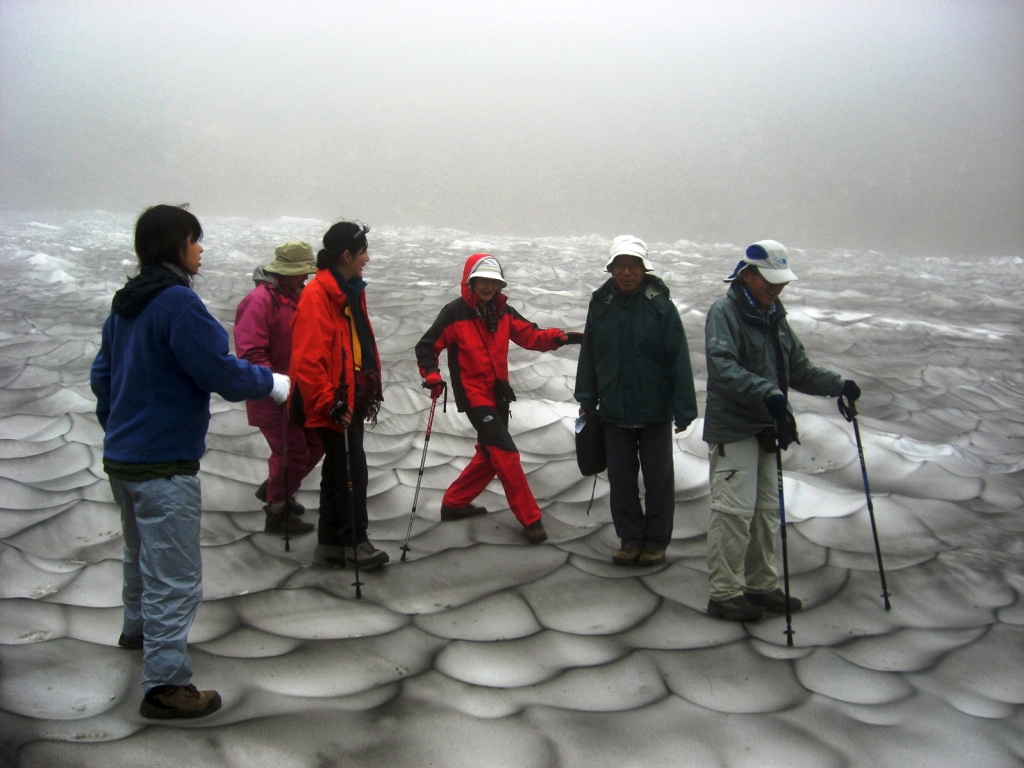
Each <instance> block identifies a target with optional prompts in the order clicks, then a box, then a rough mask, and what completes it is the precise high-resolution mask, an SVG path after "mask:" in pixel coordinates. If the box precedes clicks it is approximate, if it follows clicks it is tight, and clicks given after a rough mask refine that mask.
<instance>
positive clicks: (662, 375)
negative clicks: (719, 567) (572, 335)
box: [573, 235, 697, 566]
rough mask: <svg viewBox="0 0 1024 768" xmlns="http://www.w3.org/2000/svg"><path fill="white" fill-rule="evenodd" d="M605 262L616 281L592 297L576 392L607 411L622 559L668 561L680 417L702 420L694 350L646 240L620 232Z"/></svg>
mask: <svg viewBox="0 0 1024 768" xmlns="http://www.w3.org/2000/svg"><path fill="white" fill-rule="evenodd" d="M605 269H606V270H607V271H608V272H610V273H611V279H609V280H608V281H607V282H606V283H605V284H604V285H602V286H601V287H600V288H598V289H597V290H596V291H594V294H593V296H592V298H591V300H590V308H589V310H588V312H587V324H586V328H585V329H584V332H583V345H582V347H581V352H580V360H579V365H578V367H577V369H576V390H575V392H574V393H573V394H574V396H575V397H576V400H578V401H579V403H580V405H581V406H582V407H581V408H580V412H581V413H582V412H595V411H597V412H598V413H599V416H600V419H601V422H602V423H603V425H604V437H605V451H606V453H607V456H608V482H609V484H610V485H611V512H612V521H613V522H614V524H615V533H616V534H617V535H618V537H619V539H620V541H621V547H620V549H619V550H618V551H617V552H616V553H615V555H614V556H613V558H612V561H613V562H614V563H615V564H616V565H642V566H650V565H657V564H659V563H662V562H664V561H665V550H666V549H668V545H669V543H670V542H671V540H672V524H673V518H674V515H675V469H674V467H673V464H672V450H673V439H672V422H673V421H674V422H675V425H676V430H675V431H676V432H682V431H683V430H684V429H686V428H687V427H688V426H689V425H690V423H691V422H692V421H693V420H694V419H696V418H697V395H696V393H695V392H694V388H693V372H692V371H691V369H690V350H689V348H688V347H687V345H686V334H685V333H684V332H683V323H682V320H680V318H679V311H678V310H677V309H676V307H675V305H674V304H673V303H672V300H671V298H670V297H669V290H668V287H667V286H666V285H665V283H663V282H662V281H661V279H660V278H658V277H656V276H655V275H652V274H651V270H652V269H653V266H652V264H651V262H650V261H648V259H647V245H646V244H645V243H644V242H643V240H640V239H639V238H636V237H633V236H632V235H621V236H619V237H617V238H615V240H614V241H613V243H612V248H611V255H610V258H609V259H608V263H607V264H606V265H605ZM641 470H643V473H644V487H645V488H646V495H645V499H644V501H645V506H646V511H645V510H644V509H643V508H642V507H641V505H640V487H639V483H638V476H639V472H640V471H641Z"/></svg>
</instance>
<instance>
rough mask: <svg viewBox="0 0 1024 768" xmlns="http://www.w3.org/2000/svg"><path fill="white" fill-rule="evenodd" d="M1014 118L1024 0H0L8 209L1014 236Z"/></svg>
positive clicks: (918, 242) (1002, 247)
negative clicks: (182, 206)
mask: <svg viewBox="0 0 1024 768" xmlns="http://www.w3.org/2000/svg"><path fill="white" fill-rule="evenodd" d="M366 6H372V7H366ZM1022 137H1024V3H1020V2H926V1H924V0H913V1H911V2H905V1H904V2H895V1H894V2H881V1H879V2H868V1H864V2H824V1H823V2H803V3H790V2H787V3H783V2H749V3H729V2H712V1H711V0H709V1H708V2H696V3H654V2H633V3H624V2H622V3H620V2H604V3H602V2H587V3H568V2H557V0H550V1H549V2H547V3H540V2H537V3H533V2H515V3H501V2H486V3H485V2H479V3H470V2H463V3H440V2H391V3H376V2H374V3H369V2H365V1H364V2H362V3H358V4H356V3H317V2H302V1H301V0H298V1H297V2H289V3H262V4H261V3H258V2H246V3H243V2H225V1H223V0H222V1H221V2H202V3H182V2H156V1H152V2H151V1H148V0H147V1H146V2H131V3H124V2H97V1H96V0H78V1H72V0H68V1H66V2H46V1H45V0H31V1H29V2H24V1H21V2H19V1H17V0H2V2H0V208H3V209H6V210H29V211H41V210H46V209H65V210H66V209H74V210H92V209H105V210H110V211H128V212H138V211H140V210H141V209H142V208H144V207H145V206H147V205H151V204H153V203H156V202H171V203H179V202H185V201H188V202H189V203H191V210H193V211H194V212H195V213H196V214H197V215H198V216H199V217H200V219H202V218H203V216H211V215H225V214H238V215H245V216H254V217H277V216H279V215H295V216H316V217H321V218H325V219H334V218H339V217H347V218H360V219H362V220H364V221H366V222H368V223H370V224H371V225H419V224H424V225H431V226H442V227H444V226H447V227H456V228H459V229H465V230H470V231H475V232H491V233H498V234H506V233H515V234H522V235H526V236H530V235H549V234H561V235H586V234H591V233H598V234H601V235H604V236H606V237H611V236H614V235H616V234H619V233H621V232H632V233H633V234H636V235H638V236H640V237H643V238H645V239H648V240H662V241H667V242H672V241H674V240H677V239H680V238H686V239H690V240H695V241H699V242H716V241H728V242H734V243H739V244H745V243H747V242H752V241H754V240H759V239H762V238H768V237H770V238H774V239H777V240H781V241H782V242H784V243H786V244H787V245H793V246H798V247H804V248H810V247H814V248H831V247H849V248H875V249H879V250H883V251H886V252H892V253H935V254H941V255H959V254H1021V253H1024V138H1022Z"/></svg>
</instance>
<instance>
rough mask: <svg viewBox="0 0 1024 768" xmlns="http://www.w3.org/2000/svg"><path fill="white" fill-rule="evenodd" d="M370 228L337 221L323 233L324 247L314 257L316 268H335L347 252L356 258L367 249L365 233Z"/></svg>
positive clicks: (360, 223) (351, 222) (352, 222)
mask: <svg viewBox="0 0 1024 768" xmlns="http://www.w3.org/2000/svg"><path fill="white" fill-rule="evenodd" d="M369 231H370V228H369V227H368V226H366V225H365V224H363V223H362V222H358V221H339V222H338V223H337V224H333V225H332V226H331V228H330V229H328V230H327V232H326V233H324V247H323V250H321V251H320V253H318V254H317V255H316V268H317V269H327V268H328V267H334V266H337V264H338V260H339V259H340V258H341V255H342V254H343V253H344V252H345V251H348V252H349V253H351V254H352V255H353V256H358V255H359V254H360V253H362V252H363V251H365V250H366V249H367V247H368V246H367V243H366V233H367V232H369Z"/></svg>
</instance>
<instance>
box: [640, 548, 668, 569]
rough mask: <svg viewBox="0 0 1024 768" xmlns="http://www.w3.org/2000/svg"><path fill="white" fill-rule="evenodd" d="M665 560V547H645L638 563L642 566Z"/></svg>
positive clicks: (657, 563)
mask: <svg viewBox="0 0 1024 768" xmlns="http://www.w3.org/2000/svg"><path fill="white" fill-rule="evenodd" d="M664 562H665V549H664V548H662V547H644V551H643V552H641V553H640V557H639V559H638V560H637V561H636V564H637V565H639V566H641V567H650V566H652V565H661V564H662V563H664Z"/></svg>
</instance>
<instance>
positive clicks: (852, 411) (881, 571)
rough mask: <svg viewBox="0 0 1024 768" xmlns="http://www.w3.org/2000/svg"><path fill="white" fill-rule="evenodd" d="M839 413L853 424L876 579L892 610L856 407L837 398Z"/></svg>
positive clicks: (851, 401) (887, 605) (886, 602)
mask: <svg viewBox="0 0 1024 768" xmlns="http://www.w3.org/2000/svg"><path fill="white" fill-rule="evenodd" d="M837 405H838V406H839V412H840V413H841V414H843V418H844V419H846V420H847V421H850V422H853V434H854V435H855V436H856V437H857V455H858V456H860V473H861V476H862V477H863V478H864V495H865V496H867V499H868V517H870V518H871V535H872V536H874V538H875V557H876V558H877V559H878V577H879V578H880V579H881V581H882V600H884V601H885V610H887V611H889V610H892V605H891V604H890V603H889V589H888V587H886V585H885V568H884V567H882V546H881V544H879V543H878V526H876V525H875V505H874V504H873V503H872V502H871V486H869V485H868V468H867V465H866V464H865V463H864V445H863V444H862V443H861V441H860V426H859V425H858V424H857V406H856V404H855V403H854V401H853V400H848V399H845V398H843V396H842V395H840V396H839V400H838V401H837Z"/></svg>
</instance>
